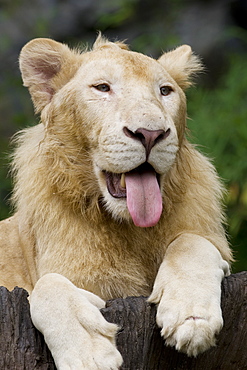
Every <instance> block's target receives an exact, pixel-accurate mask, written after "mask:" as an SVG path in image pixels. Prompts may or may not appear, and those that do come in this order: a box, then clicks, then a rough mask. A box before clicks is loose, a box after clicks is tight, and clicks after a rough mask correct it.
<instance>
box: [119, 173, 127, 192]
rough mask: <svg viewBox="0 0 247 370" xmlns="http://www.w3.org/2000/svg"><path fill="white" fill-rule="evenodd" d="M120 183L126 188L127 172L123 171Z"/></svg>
mask: <svg viewBox="0 0 247 370" xmlns="http://www.w3.org/2000/svg"><path fill="white" fill-rule="evenodd" d="M120 185H121V187H122V188H124V189H125V188H126V182H125V174H124V173H122V175H121V180H120Z"/></svg>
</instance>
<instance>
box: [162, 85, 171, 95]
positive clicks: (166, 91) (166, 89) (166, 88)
mask: <svg viewBox="0 0 247 370" xmlns="http://www.w3.org/2000/svg"><path fill="white" fill-rule="evenodd" d="M172 91H173V90H172V87H171V86H162V87H161V88H160V92H161V95H163V96H167V95H169V94H170V93H171V92H172Z"/></svg>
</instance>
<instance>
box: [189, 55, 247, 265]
mask: <svg viewBox="0 0 247 370" xmlns="http://www.w3.org/2000/svg"><path fill="white" fill-rule="evenodd" d="M229 60H230V62H229V68H228V72H227V73H226V74H224V76H223V77H222V78H221V79H220V81H219V82H218V84H217V86H215V87H214V88H212V87H210V88H205V87H204V88H200V87H199V88H194V89H192V90H191V91H189V92H188V113H189V116H190V117H191V118H192V119H190V120H188V126H189V128H190V130H191V134H190V140H191V141H192V142H194V143H196V144H199V149H200V151H202V152H204V153H205V154H207V155H208V156H209V157H210V158H212V160H213V163H214V164H215V166H216V168H217V170H218V172H219V174H220V176H221V177H222V179H223V181H224V183H225V185H226V187H227V189H228V195H227V197H226V205H227V215H228V220H229V227H228V231H229V235H230V242H231V244H232V245H233V249H234V250H235V258H236V263H235V265H234V268H235V270H242V269H246V250H247V233H246V230H247V105H246V102H247V73H245V68H246V60H247V55H246V54H240V55H231V56H230V57H229Z"/></svg>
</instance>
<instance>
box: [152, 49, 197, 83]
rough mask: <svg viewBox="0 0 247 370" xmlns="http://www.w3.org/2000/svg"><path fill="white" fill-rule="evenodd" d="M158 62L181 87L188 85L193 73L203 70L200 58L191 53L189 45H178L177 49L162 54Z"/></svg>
mask: <svg viewBox="0 0 247 370" xmlns="http://www.w3.org/2000/svg"><path fill="white" fill-rule="evenodd" d="M158 62H159V63H161V64H162V66H163V67H164V68H165V69H166V71H167V72H168V73H169V74H170V75H171V77H172V78H173V79H174V80H175V81H176V82H177V84H178V85H179V86H180V87H181V88H182V89H186V88H187V87H189V86H190V85H191V84H192V78H193V77H194V75H195V74H196V73H198V72H201V71H202V70H203V65H202V63H201V61H200V58H199V57H198V56H196V55H195V54H193V52H192V50H191V47H190V46H189V45H182V46H179V47H178V48H177V49H175V50H172V51H169V52H168V53H165V54H163V55H162V56H161V57H160V58H159V59H158Z"/></svg>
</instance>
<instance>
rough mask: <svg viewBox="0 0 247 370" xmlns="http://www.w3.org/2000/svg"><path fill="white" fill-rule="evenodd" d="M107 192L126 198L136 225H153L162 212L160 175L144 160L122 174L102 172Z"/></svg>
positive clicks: (115, 196) (113, 195)
mask: <svg viewBox="0 0 247 370" xmlns="http://www.w3.org/2000/svg"><path fill="white" fill-rule="evenodd" d="M104 173H105V178H106V185H107V189H108V191H109V193H110V194H111V196H112V197H114V198H126V199H127V207H128V210H129V213H130V215H131V217H132V220H133V222H134V224H135V225H136V226H140V227H150V226H154V225H155V224H156V223H157V222H158V221H159V219H160V216H161V213H162V196H161V190H160V176H159V175H158V174H157V173H156V172H155V170H154V168H153V167H152V166H151V165H150V164H148V163H147V162H145V163H144V164H142V165H141V166H139V167H137V168H135V169H134V170H132V171H129V172H125V173H122V174H115V173H111V172H106V171H105V172H104Z"/></svg>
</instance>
